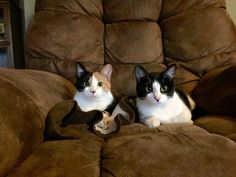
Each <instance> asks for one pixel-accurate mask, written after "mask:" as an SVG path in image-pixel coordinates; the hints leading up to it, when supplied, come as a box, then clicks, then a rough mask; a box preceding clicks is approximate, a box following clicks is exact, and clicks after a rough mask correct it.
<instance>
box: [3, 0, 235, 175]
mask: <svg viewBox="0 0 236 177" xmlns="http://www.w3.org/2000/svg"><path fill="white" fill-rule="evenodd" d="M35 10H36V13H35V15H34V17H33V19H32V21H31V22H30V25H29V28H28V31H27V34H26V54H27V59H26V66H27V69H24V70H16V69H3V68H1V69H0V142H1V145H0V177H5V176H7V177H62V176H66V177H77V176H78V177H87V176H88V177H91V176H94V177H96V176H97V177H99V176H102V177H110V176H116V177H126V176H129V177H157V176H158V177H184V176H186V177H187V176H188V177H190V176H191V177H205V176H209V177H235V174H236V163H235V162H236V117H235V116H236V112H235V105H236V104H235V100H236V85H235V84H236V81H235V78H236V72H235V71H236V27H235V25H234V24H233V23H232V21H231V19H230V17H229V16H228V14H227V11H226V4H225V1H224V0H191V1H186V0H36V6H35ZM76 62H81V63H83V64H84V65H85V66H86V68H87V69H88V70H90V71H95V70H98V69H99V68H101V67H102V66H103V65H104V64H106V63H111V64H112V65H113V74H112V89H113V90H114V91H115V92H119V93H121V94H123V95H126V96H135V77H134V66H135V65H136V64H141V65H143V66H144V67H145V68H146V69H147V70H149V71H153V72H160V71H162V70H164V69H165V68H166V66H167V65H168V64H169V63H176V64H177V73H176V77H175V84H176V85H177V87H178V88H180V89H182V90H184V91H186V92H188V93H191V94H192V96H193V98H194V100H195V101H196V103H197V109H196V110H195V112H194V117H195V118H196V120H195V125H183V124H176V125H171V124H170V125H161V126H160V127H158V128H156V129H150V128H148V127H146V126H144V125H142V124H140V123H134V124H131V125H126V126H122V127H121V129H120V131H119V132H117V133H115V134H113V135H112V136H110V137H108V138H101V137H98V136H97V135H95V134H94V133H92V132H90V131H88V130H87V129H86V127H83V130H84V134H83V136H82V138H80V139H73V140H60V141H59V140H57V141H44V130H45V119H46V117H47V113H48V112H49V110H50V109H51V108H52V107H53V106H54V105H56V104H57V103H59V102H62V101H63V100H69V99H72V97H73V95H74V93H75V90H76V89H75V87H74V85H73V83H75V82H76ZM39 70H41V71H39ZM45 71H48V72H45ZM65 109H68V108H62V109H61V110H59V111H58V115H60V114H61V113H62V112H63V111H64V112H65ZM60 111H61V112H60ZM195 114H196V115H195ZM72 133H73V132H72Z"/></svg>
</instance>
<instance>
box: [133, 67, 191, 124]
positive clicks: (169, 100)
mask: <svg viewBox="0 0 236 177" xmlns="http://www.w3.org/2000/svg"><path fill="white" fill-rule="evenodd" d="M175 71H176V65H170V66H169V67H168V68H167V69H166V70H165V71H163V72H161V73H160V74H156V73H149V72H147V71H146V70H145V69H144V68H143V67H142V66H139V65H138V66H136V68H135V75H136V81H137V85H136V91H137V100H136V104H137V109H138V113H139V118H140V122H142V123H144V124H145V125H147V126H148V127H153V128H154V127H158V126H159V125H160V124H170V123H189V124H192V123H193V121H192V120H191V118H192V114H191V110H193V109H194V107H195V103H194V101H193V100H192V99H191V98H190V96H188V95H187V94H185V93H183V92H181V91H180V90H177V89H175V86H174V76H175Z"/></svg>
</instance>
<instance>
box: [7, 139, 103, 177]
mask: <svg viewBox="0 0 236 177" xmlns="http://www.w3.org/2000/svg"><path fill="white" fill-rule="evenodd" d="M102 144H103V140H101V139H97V138H94V137H93V136H90V137H87V139H80V140H70V141H68V140H67V141H66V140H65V141H48V142H44V143H43V144H41V145H40V146H39V147H38V148H37V149H36V150H35V151H34V152H33V154H31V155H30V156H29V157H28V159H26V160H25V161H24V162H23V163H22V164H21V165H20V166H19V167H18V168H16V170H14V171H13V172H12V173H11V174H10V175H9V177H19V176H22V177H23V176H24V177H33V176H37V177H58V176H66V177H76V176H83V177H91V176H93V177H96V176H97V177H99V176H100V153H101V148H102Z"/></svg>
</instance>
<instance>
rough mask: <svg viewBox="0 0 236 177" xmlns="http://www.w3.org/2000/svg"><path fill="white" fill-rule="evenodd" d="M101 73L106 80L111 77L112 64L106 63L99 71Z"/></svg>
mask: <svg viewBox="0 0 236 177" xmlns="http://www.w3.org/2000/svg"><path fill="white" fill-rule="evenodd" d="M100 73H101V74H103V75H104V76H106V78H107V79H108V80H110V79H111V73H112V65H111V64H106V65H105V66H104V67H103V68H102V70H101V71H100Z"/></svg>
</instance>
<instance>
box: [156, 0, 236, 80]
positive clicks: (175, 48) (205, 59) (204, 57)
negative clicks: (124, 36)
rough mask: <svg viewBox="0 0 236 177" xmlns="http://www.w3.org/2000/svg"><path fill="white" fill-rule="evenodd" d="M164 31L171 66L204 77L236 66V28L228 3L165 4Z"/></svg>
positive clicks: (176, 0)
mask: <svg viewBox="0 0 236 177" xmlns="http://www.w3.org/2000/svg"><path fill="white" fill-rule="evenodd" d="M183 3H184V5H183ZM222 26H223V27H222ZM160 27H161V31H162V36H163V45H164V49H165V55H166V57H167V61H168V62H177V63H179V64H181V65H183V66H184V68H187V69H188V70H190V71H192V72H194V73H196V74H198V75H200V76H201V75H202V74H204V73H206V72H208V71H209V70H211V69H213V68H217V67H219V66H221V65H226V64H230V63H231V64H232V63H236V55H235V51H236V28H235V26H234V24H233V22H232V20H231V19H230V17H229V16H228V14H227V12H226V9H225V1H224V0H210V1H209V0H202V1H199V0H192V1H189V2H186V1H184V0H171V1H169V0H164V1H163V6H162V11H161V15H160Z"/></svg>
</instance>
